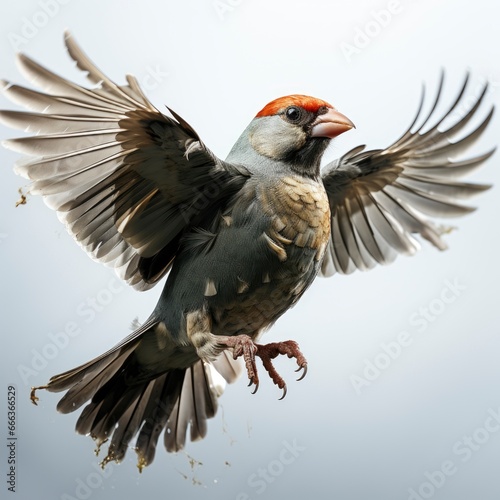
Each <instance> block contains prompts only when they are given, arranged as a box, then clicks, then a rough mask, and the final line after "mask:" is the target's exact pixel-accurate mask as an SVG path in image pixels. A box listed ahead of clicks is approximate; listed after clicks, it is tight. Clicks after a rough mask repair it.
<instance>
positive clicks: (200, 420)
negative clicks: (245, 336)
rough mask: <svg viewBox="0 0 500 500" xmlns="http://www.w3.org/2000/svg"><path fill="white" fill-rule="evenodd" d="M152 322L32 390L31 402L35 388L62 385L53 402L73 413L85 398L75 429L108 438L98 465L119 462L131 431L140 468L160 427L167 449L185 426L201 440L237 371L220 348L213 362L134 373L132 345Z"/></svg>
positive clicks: (179, 443)
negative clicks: (152, 373)
mask: <svg viewBox="0 0 500 500" xmlns="http://www.w3.org/2000/svg"><path fill="white" fill-rule="evenodd" d="M156 325H157V323H155V322H148V323H145V324H144V325H143V326H142V327H140V328H139V329H138V330H136V331H135V332H134V333H132V334H131V335H129V337H127V338H126V339H125V340H123V341H122V342H121V343H120V344H118V345H117V346H115V347H114V348H113V349H111V350H109V351H107V352H105V353H104V354H102V355H101V356H99V357H97V358H95V359H93V360H92V361H89V362H88V363H85V364H84V365H81V366H79V367H77V368H74V369H73V370H70V371H67V372H65V373H62V374H60V375H55V376H54V377H52V378H51V379H50V381H49V383H48V384H47V385H45V386H41V387H36V388H33V390H32V396H31V397H32V401H33V402H34V403H35V404H36V401H37V400H38V398H37V397H36V396H35V391H36V390H38V389H47V390H48V391H51V392H60V391H65V390H66V391H67V393H66V394H65V395H64V397H63V398H62V399H61V400H60V401H59V403H58V405H57V409H58V410H59V411H60V412H61V413H70V412H73V411H75V410H77V409H78V408H80V407H81V406H82V405H83V404H84V403H85V402H87V401H89V400H90V402H89V403H88V404H87V406H85V408H84V409H83V411H82V413H81V415H80V417H79V419H78V421H77V424H76V430H77V432H78V433H80V434H85V435H87V434H89V435H90V436H91V437H92V438H93V439H94V440H95V441H96V442H97V447H98V449H99V447H100V446H101V445H102V444H103V443H104V442H106V441H109V447H108V453H107V455H106V457H105V458H104V460H103V462H102V465H105V464H106V463H108V462H109V461H116V462H119V461H121V460H122V459H123V458H124V456H125V453H126V451H127V448H128V446H129V443H130V441H131V440H132V439H133V438H134V436H135V435H136V434H137V441H136V444H135V451H136V452H137V454H138V467H139V470H142V468H143V467H145V466H147V465H149V464H150V463H151V462H152V461H153V458H154V455H155V450H156V444H157V442H158V438H159V436H160V434H161V432H162V431H163V430H164V429H165V433H164V443H165V447H166V449H167V451H171V452H174V451H178V450H180V449H182V448H183V447H184V445H185V441H186V434H187V427H188V425H189V426H190V437H191V440H192V441H195V440H198V439H202V438H203V437H205V435H206V432H207V424H206V421H207V419H209V418H211V417H213V416H214V415H215V413H216V410H217V399H218V397H219V396H220V395H221V394H222V391H223V390H224V386H225V382H233V381H234V380H235V379H236V378H237V376H238V375H239V372H240V367H239V364H238V363H236V362H235V361H234V360H233V359H232V357H231V356H230V355H229V354H228V353H226V352H225V351H224V352H222V353H221V355H220V356H219V357H218V358H217V359H216V360H215V361H214V362H212V363H206V362H204V361H202V360H198V361H196V362H195V363H194V364H192V365H191V366H189V367H188V368H182V369H181V368H177V369H173V370H169V371H166V372H164V373H161V374H159V375H157V376H156V377H155V378H147V377H137V373H138V363H137V359H136V357H135V355H134V353H135V350H136V348H137V346H138V344H139V343H140V342H141V339H142V338H143V337H144V335H145V334H146V333H147V332H148V331H151V329H153V328H155V327H156ZM221 375H222V377H221ZM137 380H139V381H137Z"/></svg>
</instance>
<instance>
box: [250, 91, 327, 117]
mask: <svg viewBox="0 0 500 500" xmlns="http://www.w3.org/2000/svg"><path fill="white" fill-rule="evenodd" d="M288 106H300V107H301V108H304V109H305V110H306V111H310V112H311V113H316V112H317V111H318V110H319V108H322V107H327V108H333V106H332V105H331V104H328V103H327V102H326V101H323V100H322V99H317V98H316V97H311V96H308V95H302V94H292V95H287V96H283V97H278V98H277V99H275V100H274V101H271V102H270V103H269V104H266V105H265V106H264V107H263V108H262V109H261V110H260V111H259V112H258V113H257V115H256V118H260V117H262V116H273V115H275V114H277V113H278V112H279V111H280V110H282V109H284V108H286V107H288Z"/></svg>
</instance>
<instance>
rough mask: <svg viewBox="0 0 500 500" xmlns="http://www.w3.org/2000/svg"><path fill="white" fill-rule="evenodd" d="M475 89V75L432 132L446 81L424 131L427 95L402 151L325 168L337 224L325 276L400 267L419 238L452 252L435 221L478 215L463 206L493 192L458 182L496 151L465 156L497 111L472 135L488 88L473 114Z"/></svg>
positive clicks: (369, 154)
mask: <svg viewBox="0 0 500 500" xmlns="http://www.w3.org/2000/svg"><path fill="white" fill-rule="evenodd" d="M467 81H468V75H467V77H466V79H465V82H464V84H463V86H462V88H461V91H460V93H459V95H458V97H457V98H456V100H455V101H454V102H453V104H452V105H451V107H450V108H449V109H448V111H447V112H446V113H444V115H443V116H442V118H440V119H439V120H438V121H437V123H434V124H433V125H430V123H431V122H432V116H433V115H434V113H435V110H436V108H437V105H438V102H439V98H440V95H441V90H442V87H443V77H441V81H440V84H439V89H438V92H437V96H436V99H435V101H434V103H433V106H432V108H431V110H430V112H429V113H428V114H427V115H426V116H425V119H424V120H423V123H422V124H421V125H420V126H418V127H416V125H417V122H418V121H419V118H420V117H421V115H422V108H423V102H424V93H423V94H422V100H421V103H420V106H419V110H418V112H417V115H416V117H415V119H414V120H413V123H412V124H411V125H410V127H409V128H408V130H407V131H406V132H405V133H404V134H403V136H402V137H401V138H400V139H398V140H397V141H396V142H394V144H392V145H391V146H389V147H388V148H387V149H378V150H372V151H365V147H364V146H360V147H357V148H355V149H353V150H351V151H349V152H348V153H347V154H345V155H344V156H343V157H341V158H340V159H338V160H336V161H334V162H332V163H330V164H329V165H327V166H326V167H325V169H324V171H323V173H322V178H323V183H324V185H325V189H326V192H327V194H328V198H329V200H330V207H331V213H332V220H331V222H332V223H331V238H330V241H329V244H328V248H327V251H326V254H325V259H324V261H323V264H322V269H321V273H322V274H323V275H324V276H330V275H332V274H334V273H335V272H339V273H343V274H348V273H351V272H353V271H355V270H356V269H360V270H367V269H371V268H373V267H374V266H375V265H376V264H386V263H388V262H392V261H393V260H394V258H395V257H396V255H397V254H398V253H403V254H410V255H411V254H413V253H415V252H416V251H417V250H418V248H419V243H418V241H417V239H416V238H415V237H414V235H415V234H419V235H420V236H421V237H422V238H424V239H426V240H428V241H430V242H431V243H432V244H433V245H434V246H435V247H437V248H439V249H440V250H444V249H445V248H446V244H445V242H444V241H443V239H442V238H441V236H442V234H443V233H444V232H446V231H447V228H443V227H439V226H437V225H435V224H434V223H433V222H432V221H431V220H430V218H433V217H456V216H460V215H464V214H467V213H469V212H471V211H473V210H474V208H472V207H469V206H465V205H463V204H461V203H460V202H461V200H463V199H466V198H469V197H470V196H473V195H475V194H477V193H480V192H482V191H484V190H486V189H488V188H489V187H490V186H488V185H484V184H474V183H467V182H462V181H460V180H457V179H460V178H461V177H462V176H464V175H466V174H468V173H470V172H472V171H473V170H474V169H476V168H477V167H478V166H479V165H481V163H483V162H484V161H485V160H487V159H488V158H489V157H490V156H491V155H492V154H493V152H494V149H493V150H491V151H489V152H487V153H485V154H482V155H479V156H475V157H472V158H467V159H462V158H461V155H462V153H463V152H465V151H466V150H467V149H468V148H469V147H470V146H471V145H472V144H473V143H474V142H475V141H476V140H477V139H478V138H479V137H480V136H481V134H482V133H483V131H484V130H485V128H486V127H487V125H488V123H489V122H490V120H491V117H492V115H493V107H492V108H491V110H490V111H489V113H488V114H487V116H486V118H484V119H483V121H482V122H481V123H480V124H479V125H478V126H477V127H476V128H474V129H473V131H472V132H470V133H468V134H467V135H464V133H463V131H464V129H465V127H466V125H467V124H468V123H469V122H470V120H471V119H472V118H473V117H475V115H476V111H477V109H478V107H479V105H480V104H481V102H482V100H483V98H484V96H485V95H486V92H487V84H486V85H485V86H484V88H483V91H482V93H481V95H480V96H479V98H478V99H477V100H476V102H475V104H474V105H473V106H472V108H471V109H469V110H468V108H467V106H466V103H465V99H464V95H465V89H466V86H467ZM453 117H455V120H453ZM457 117H458V118H457ZM450 121H451V124H450ZM415 128H416V129H415ZM414 129H415V130H414ZM457 136H459V137H460V138H459V139H457Z"/></svg>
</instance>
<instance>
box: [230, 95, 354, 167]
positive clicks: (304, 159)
mask: <svg viewBox="0 0 500 500" xmlns="http://www.w3.org/2000/svg"><path fill="white" fill-rule="evenodd" d="M353 127H354V124H353V123H352V122H351V120H349V119H348V118H347V117H346V116H344V115H343V114H342V113H339V112H338V111H337V110H336V109H335V108H334V107H333V106H332V105H331V104H328V103H327V102H326V101H323V100H321V99H317V98H315V97H310V96H306V95H300V94H294V95H289V96H285V97H279V98H278V99H275V100H274V101H271V102H270V103H269V104H267V105H266V106H264V108H262V109H261V110H260V111H259V112H258V113H257V115H256V116H255V118H254V119H253V120H252V121H251V123H250V125H249V126H248V127H247V129H246V130H245V132H244V133H243V134H242V136H241V137H240V139H239V140H238V142H237V143H236V144H235V146H234V147H233V150H232V151H231V153H230V155H229V157H228V159H232V160H235V161H245V160H247V161H248V162H249V163H251V164H255V163H258V164H259V163H260V164H263V165H264V166H265V165H266V163H269V162H268V161H267V162H266V159H267V160H272V161H273V162H277V163H279V164H286V165H287V166H289V167H291V168H292V169H293V170H296V171H298V172H299V173H302V174H308V175H317V173H318V172H319V163H320V160H321V157H322V155H323V153H324V151H325V149H326V148H327V146H328V144H329V143H330V141H331V139H333V138H334V137H337V136H338V135H340V134H342V133H343V132H346V131H347V130H350V129H351V128H353ZM259 158H260V160H261V161H257V162H256V160H259Z"/></svg>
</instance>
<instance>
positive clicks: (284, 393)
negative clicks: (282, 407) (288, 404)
mask: <svg viewBox="0 0 500 500" xmlns="http://www.w3.org/2000/svg"><path fill="white" fill-rule="evenodd" d="M285 396H286V385H285V386H284V387H283V394H282V396H281V398H279V399H278V401H281V400H282V399H283V398H284V397H285Z"/></svg>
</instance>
